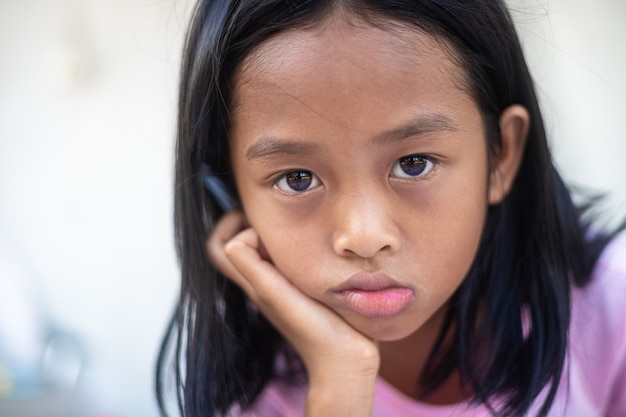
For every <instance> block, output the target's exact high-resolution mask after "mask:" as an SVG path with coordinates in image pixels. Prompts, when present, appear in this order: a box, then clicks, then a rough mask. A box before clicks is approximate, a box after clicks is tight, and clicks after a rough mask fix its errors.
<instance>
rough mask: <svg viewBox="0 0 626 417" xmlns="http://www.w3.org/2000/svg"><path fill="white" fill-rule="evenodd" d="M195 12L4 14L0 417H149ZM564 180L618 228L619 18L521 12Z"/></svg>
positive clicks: (140, 2)
mask: <svg viewBox="0 0 626 417" xmlns="http://www.w3.org/2000/svg"><path fill="white" fill-rule="evenodd" d="M191 3H192V1H191V0H0V417H5V416H6V417H14V416H20V417H27V416H37V417H56V416H63V417H74V416H76V417H138V416H140V417H144V416H145V417H152V416H157V415H158V411H157V407H156V402H155V400H154V394H153V385H154V382H153V374H154V362H155V360H156V354H157V350H158V345H159V342H160V338H161V336H162V334H163V330H164V328H165V325H166V322H167V319H168V317H169V315H170V314H171V312H172V309H173V306H174V303H175V300H176V292H177V289H178V276H177V275H178V266H177V261H176V256H175V250H174V245H173V237H172V236H173V227H172V189H173V161H174V156H173V150H174V135H175V128H174V125H175V116H176V114H175V113H176V83H177V78H178V65H179V62H180V50H181V43H182V37H183V32H184V29H185V26H186V22H187V19H188V16H189V13H190V9H191V6H192V4H191ZM509 4H510V6H511V7H512V9H513V16H514V19H515V21H516V23H517V25H518V29H519V33H520V35H521V37H522V39H523V43H524V47H525V49H526V52H527V58H528V61H529V64H530V66H531V68H532V71H533V73H534V76H535V78H536V80H537V84H538V92H539V95H540V98H541V101H542V105H543V109H544V113H545V118H546V122H547V125H548V130H549V133H550V137H551V144H552V148H553V150H554V154H555V159H556V161H557V164H558V165H559V167H560V168H561V170H562V172H563V174H564V175H565V177H566V179H567V180H568V182H570V183H572V184H576V185H580V186H583V187H586V188H588V189H590V190H592V191H595V192H606V193H609V197H608V198H607V199H606V200H605V202H604V204H603V208H604V209H605V210H606V212H607V213H608V215H607V217H606V219H609V218H611V216H612V217H613V218H616V217H617V216H618V215H619V214H621V215H622V216H623V215H624V214H626V181H625V180H626V133H625V129H624V128H623V125H622V121H623V120H624V119H625V117H626V76H625V75H624V74H626V48H624V46H623V43H624V40H626V26H625V25H624V24H623V21H624V19H625V18H626V2H624V1H623V0H598V1H595V2H589V1H584V0H553V1H548V0H543V1H530V0H511V1H509Z"/></svg>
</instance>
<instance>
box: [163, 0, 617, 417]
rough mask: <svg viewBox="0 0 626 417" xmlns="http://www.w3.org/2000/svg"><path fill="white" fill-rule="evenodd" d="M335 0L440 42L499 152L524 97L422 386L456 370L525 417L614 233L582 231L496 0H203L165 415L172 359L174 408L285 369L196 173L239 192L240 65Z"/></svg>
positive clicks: (189, 106)
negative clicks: (504, 119)
mask: <svg viewBox="0 0 626 417" xmlns="http://www.w3.org/2000/svg"><path fill="white" fill-rule="evenodd" d="M337 7H341V8H343V9H344V10H347V11H349V12H351V13H353V14H354V15H357V16H359V17H361V18H363V19H365V20H366V21H369V22H372V23H380V22H382V21H385V20H386V21H395V22H400V23H402V24H405V25H407V26H408V27H415V28H417V29H419V30H422V31H425V32H426V33H428V34H430V35H432V36H433V37H436V38H438V39H440V40H442V41H443V42H444V44H446V45H449V46H450V47H451V50H452V51H453V55H454V57H455V58H456V59H457V60H458V61H459V62H460V64H461V67H462V68H463V69H464V71H466V74H467V79H468V80H469V84H470V85H469V86H468V87H469V91H470V93H471V95H472V96H473V98H474V100H475V101H476V103H477V104H478V107H479V109H480V111H481V114H482V117H483V122H484V125H485V131H486V136H487V137H486V139H487V144H488V149H489V151H490V155H491V157H492V159H493V157H495V156H496V155H497V154H498V151H499V144H500V132H499V127H498V120H499V116H500V114H501V113H502V111H503V110H504V109H505V108H507V107H508V106H510V105H512V104H521V105H523V106H524V107H526V109H527V110H528V111H529V113H530V118H531V126H530V131H529V134H528V139H527V144H526V149H525V153H524V157H523V161H522V164H521V167H520V170H519V173H518V175H517V177H516V180H515V182H514V184H513V186H512V189H511V191H510V193H509V194H508V196H507V197H506V198H505V199H504V200H503V202H502V203H501V204H499V205H496V206H492V207H490V208H489V211H488V215H487V221H486V225H485V228H484V231H483V235H482V239H481V243H480V246H479V249H478V252H477V254H476V256H475V260H474V262H473V264H472V267H471V268H470V271H469V272H468V274H467V276H466V277H465V279H464V281H463V283H462V285H461V286H460V287H459V289H458V290H457V291H456V292H455V294H454V295H453V296H452V298H451V300H450V309H449V313H448V315H447V319H446V321H445V324H444V326H443V328H442V330H441V332H440V336H439V338H438V340H437V341H436V343H435V345H434V347H433V350H432V353H431V357H430V360H429V361H428V364H429V365H428V366H427V367H426V369H424V371H423V372H422V375H421V381H416V384H418V383H420V384H421V385H422V386H425V387H426V391H425V392H424V393H427V392H428V391H429V390H432V389H435V388H437V387H438V386H439V385H440V384H441V383H443V381H445V380H446V379H447V377H448V376H450V375H451V373H452V372H453V371H455V370H459V371H460V374H461V375H462V379H463V381H464V382H465V383H466V384H468V385H469V386H470V387H471V389H472V391H473V392H474V396H473V401H474V402H476V403H482V404H485V405H486V406H487V407H489V408H490V409H491V410H492V411H493V413H494V414H497V415H503V416H521V415H524V414H525V413H526V412H527V411H528V410H529V408H530V406H531V405H532V403H533V401H534V400H535V398H536V397H537V395H538V394H539V393H540V391H541V390H542V389H544V388H545V387H547V396H546V399H545V402H544V403H543V407H542V408H541V411H540V414H541V415H544V414H546V413H547V411H548V409H549V408H550V406H551V403H552V401H553V398H554V395H555V393H556V390H557V388H558V384H559V381H560V380H561V376H562V374H563V372H564V361H565V357H566V352H567V343H568V326H569V319H570V286H571V285H576V286H584V285H585V284H586V283H587V282H588V280H589V279H590V276H591V270H592V268H593V266H594V264H595V262H596V260H597V258H598V256H599V254H600V252H601V251H602V249H603V248H604V246H605V245H606V243H607V242H608V240H610V238H611V237H612V235H611V234H600V233H595V234H594V238H593V239H591V240H590V239H586V236H587V235H588V234H589V233H588V231H587V229H588V227H587V225H586V224H585V223H584V222H583V221H582V220H581V210H580V209H579V208H577V207H576V206H575V205H574V203H573V202H572V199H571V196H570V192H569V191H568V189H567V187H566V186H565V184H564V183H563V180H562V179H561V177H560V176H559V174H558V173H557V171H556V170H555V168H554V164H553V162H552V160H551V156H550V152H549V149H548V144H547V139H546V133H545V129H544V126H543V121H542V117H541V113H540V109H539V105H538V101H537V97H536V95H535V91H534V87H533V82H532V79H531V76H530V74H529V71H528V68H527V66H526V63H525V60H524V56H523V53H522V49H521V47H520V43H519V40H518V38H517V35H516V32H515V29H514V26H513V23H512V21H511V18H510V16H509V14H508V11H507V9H506V7H505V5H504V3H503V2H502V1H500V0H404V1H401V0H363V1H358V0H343V1H342V0H297V1H296V0H200V1H199V3H198V4H197V6H196V10H195V13H194V15H193V17H192V21H191V26H190V29H189V31H188V34H187V39H186V44H185V52H184V58H183V65H182V72H181V81H180V96H179V114H178V137H177V148H176V183H175V224H176V244H177V250H178V256H179V259H180V265H181V277H182V280H181V293H180V299H179V301H178V305H177V309H176V312H175V314H174V316H173V318H172V322H171V323H170V325H169V326H168V330H167V333H166V335H165V338H164V341H163V344H162V347H161V353H160V356H159V359H158V364H157V398H158V400H159V405H160V408H161V411H162V413H163V414H165V399H164V398H165V395H164V394H165V393H164V389H165V388H164V387H165V386H166V384H165V382H166V379H167V375H168V372H167V371H168V369H170V368H169V367H170V366H171V365H172V364H173V368H174V369H173V372H174V375H175V384H176V392H177V398H178V404H179V407H180V411H181V414H183V415H184V416H186V417H204V416H214V415H220V414H225V413H226V411H227V410H229V409H231V408H232V407H233V406H239V407H241V408H244V409H245V407H247V406H248V405H250V404H251V403H252V402H253V401H254V400H255V398H256V397H257V396H258V394H259V392H260V391H261V390H262V389H263V388H264V386H265V385H266V383H267V382H268V381H269V380H270V379H271V378H275V377H279V376H278V375H275V370H274V363H275V358H276V356H277V355H278V354H280V353H283V354H288V353H289V352H290V350H289V348H288V347H287V346H286V343H285V342H284V340H283V338H282V336H281V335H280V334H279V333H278V332H277V331H276V330H275V329H274V328H273V327H272V326H271V325H270V324H269V323H268V322H267V321H266V320H265V319H264V318H263V316H261V315H259V314H257V313H256V311H255V310H254V309H251V308H250V306H249V305H248V303H247V301H246V297H245V295H244V294H243V293H242V291H241V290H240V289H239V288H237V287H236V286H235V285H234V284H232V283H231V282H230V281H229V280H228V279H227V278H226V277H224V276H222V275H221V274H220V273H219V272H218V271H217V270H216V269H215V268H214V267H213V266H212V265H211V263H210V262H209V260H208V258H207V255H206V250H205V241H206V239H207V236H208V235H209V234H210V233H211V231H212V229H213V225H214V223H215V222H216V221H217V220H218V219H219V218H220V216H221V215H222V214H223V212H222V209H221V208H220V206H219V205H218V204H216V202H215V201H214V200H213V199H212V197H211V196H210V195H209V194H208V193H206V192H205V191H204V190H203V186H202V182H201V180H200V172H201V168H202V166H203V165H204V164H208V165H209V166H210V167H211V169H212V170H213V171H214V173H215V174H216V175H217V176H218V177H220V178H221V179H222V180H223V181H224V182H225V183H226V184H227V186H228V188H229V189H230V190H231V192H232V193H233V195H236V194H237V191H236V189H235V186H234V183H233V178H232V171H231V161H230V152H229V140H228V131H229V104H230V101H231V95H232V81H233V80H232V77H233V74H234V72H235V70H236V68H237V66H238V65H239V64H240V63H241V62H242V60H243V59H244V58H245V57H246V56H247V55H248V54H249V53H250V51H251V50H252V49H253V48H255V47H256V46H258V45H259V44H260V43H262V42H263V41H264V40H266V39H267V38H268V37H269V36H271V35H273V34H275V33H277V32H280V31H283V30H285V29H288V28H294V27H302V26H305V25H310V24H314V23H315V22H316V21H318V20H319V19H320V18H322V17H324V16H325V15H327V14H329V13H332V11H333V10H334V9H335V8H337ZM523 317H525V318H526V323H523V320H524V319H523ZM524 329H526V330H524ZM172 350H174V353H172V352H171V351H172ZM172 358H173V360H172ZM288 363H290V364H295V365H294V366H292V367H290V368H289V371H290V373H291V374H294V373H297V371H298V369H299V368H298V367H297V366H296V365H297V361H293V360H291V361H288ZM494 400H497V401H494Z"/></svg>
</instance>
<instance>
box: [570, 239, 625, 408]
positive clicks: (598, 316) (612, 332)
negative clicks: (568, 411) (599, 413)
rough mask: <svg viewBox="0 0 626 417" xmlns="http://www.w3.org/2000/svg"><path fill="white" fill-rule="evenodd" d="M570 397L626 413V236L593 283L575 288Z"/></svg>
mask: <svg viewBox="0 0 626 417" xmlns="http://www.w3.org/2000/svg"><path fill="white" fill-rule="evenodd" d="M569 360H570V364H569V365H570V367H569V373H570V390H571V394H572V396H571V397H572V398H576V397H579V398H580V397H588V398H589V401H590V402H591V403H593V404H595V405H596V406H597V407H598V409H601V410H603V412H604V413H605V415H607V416H616V415H626V396H624V395H623V393H624V392H626V236H625V235H624V234H622V236H619V237H616V238H615V239H614V240H613V241H612V242H611V243H610V244H609V245H608V246H607V247H606V249H605V250H604V252H603V253H602V255H601V257H600V258H599V259H598V262H597V263H596V266H595V268H594V272H593V276H592V280H591V282H590V283H589V284H588V285H587V286H585V287H584V288H575V289H574V290H573V291H572V317H571V325H570V350H569Z"/></svg>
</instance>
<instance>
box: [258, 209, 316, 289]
mask: <svg viewBox="0 0 626 417" xmlns="http://www.w3.org/2000/svg"><path fill="white" fill-rule="evenodd" d="M259 208H260V207H258V206H257V207H254V208H252V207H250V209H251V210H250V209H248V210H246V213H247V216H248V221H249V222H250V225H251V226H252V227H253V228H254V229H255V230H256V232H257V233H258V234H259V237H260V239H261V242H262V244H263V247H264V249H265V251H266V252H267V258H268V259H269V260H270V261H271V262H272V263H273V264H274V266H276V268H277V269H278V270H279V271H280V272H281V273H283V274H284V275H285V276H286V277H287V279H289V280H290V281H291V282H292V283H293V284H294V285H296V286H297V287H299V288H301V289H303V290H304V291H305V292H308V291H306V288H307V287H311V286H312V285H313V284H314V283H316V282H320V280H319V279H316V277H315V276H314V275H315V274H319V270H320V268H319V267H318V265H319V264H320V260H321V259H323V253H322V249H321V245H320V242H321V241H323V236H322V235H321V231H320V228H319V227H315V225H314V224H312V221H311V220H312V219H310V218H309V219H308V220H307V222H304V221H300V222H293V221H290V220H289V219H286V218H282V217H281V216H279V215H277V214H275V213H276V211H270V210H269V209H267V210H259ZM253 213H254V214H253ZM258 213H273V214H271V215H270V214H266V215H261V216H258ZM255 214H257V215H255Z"/></svg>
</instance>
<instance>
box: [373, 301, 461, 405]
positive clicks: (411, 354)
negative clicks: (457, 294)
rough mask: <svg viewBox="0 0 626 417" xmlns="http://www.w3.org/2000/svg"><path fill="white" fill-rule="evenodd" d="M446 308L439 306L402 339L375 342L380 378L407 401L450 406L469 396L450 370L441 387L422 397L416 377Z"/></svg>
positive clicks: (431, 345)
mask: <svg viewBox="0 0 626 417" xmlns="http://www.w3.org/2000/svg"><path fill="white" fill-rule="evenodd" d="M446 312H447V309H446V308H445V307H442V308H441V309H439V311H438V312H437V313H435V314H434V315H433V316H432V317H431V318H430V319H429V320H428V321H427V322H426V323H424V325H423V326H422V327H420V329H419V330H418V331H416V332H415V333H413V334H412V335H410V336H409V337H406V338H404V339H402V340H397V341H393V342H379V348H380V354H381V364H380V376H381V377H382V378H384V379H385V380H386V381H387V382H388V383H389V384H391V385H392V386H394V387H395V388H396V389H397V390H399V391H400V392H402V393H404V394H405V395H407V396H408V397H410V398H415V399H419V400H420V401H422V402H426V403H430V404H454V403H458V402H462V401H464V400H466V399H468V397H469V396H470V395H471V393H470V392H468V391H467V389H465V390H464V389H463V387H462V385H461V379H460V375H459V373H458V371H456V370H455V371H454V372H453V373H452V374H451V375H450V377H448V378H447V379H446V380H445V381H444V383H443V384H441V385H440V386H439V387H437V388H436V389H435V390H434V391H432V392H431V393H429V394H428V395H426V396H422V392H423V388H424V386H423V385H421V384H420V383H419V380H420V375H421V374H422V371H423V370H424V367H425V366H426V361H427V360H428V357H429V355H430V353H431V350H432V348H433V345H434V343H435V341H436V339H437V337H438V336H439V332H440V330H441V327H442V325H443V321H444V319H445V314H446Z"/></svg>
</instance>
